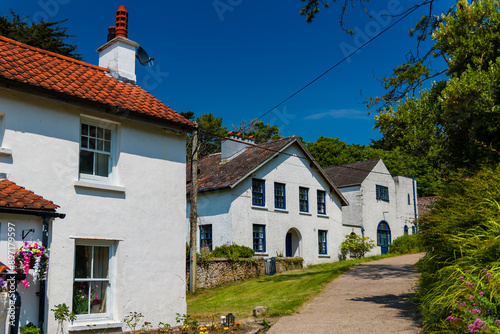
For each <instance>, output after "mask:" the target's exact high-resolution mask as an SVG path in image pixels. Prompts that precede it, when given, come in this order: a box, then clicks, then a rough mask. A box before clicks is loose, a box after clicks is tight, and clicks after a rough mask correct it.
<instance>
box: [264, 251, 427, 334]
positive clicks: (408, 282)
mask: <svg viewBox="0 0 500 334" xmlns="http://www.w3.org/2000/svg"><path fill="white" fill-rule="evenodd" d="M423 255H424V254H410V255H403V256H397V257H391V258H387V259H383V260H379V261H374V262H369V263H363V264H360V265H357V266H356V267H354V268H352V269H351V270H349V271H347V272H346V273H344V274H343V275H341V276H340V277H339V278H337V279H336V280H334V281H333V282H332V283H330V284H329V285H328V286H327V287H326V288H325V290H324V291H323V292H322V293H321V294H320V295H319V296H317V297H316V298H314V299H313V300H312V301H311V302H310V303H308V304H306V305H305V306H303V307H302V308H301V309H300V311H299V312H298V313H297V314H294V315H292V316H286V317H282V318H280V319H279V320H278V321H277V322H276V324H274V325H273V326H272V327H271V329H270V330H269V331H268V332H267V333H268V334H282V333H315V334H316V333H325V334H326V333H327V334H342V333H346V334H357V333H422V330H421V329H420V328H419V326H418V322H417V321H416V320H415V319H414V317H413V305H412V304H411V303H410V301H409V297H410V296H411V294H412V291H413V288H414V285H415V283H416V280H417V277H418V273H417V270H416V268H415V266H414V264H415V263H416V262H417V261H418V260H419V259H420V258H421V257H422V256H423Z"/></svg>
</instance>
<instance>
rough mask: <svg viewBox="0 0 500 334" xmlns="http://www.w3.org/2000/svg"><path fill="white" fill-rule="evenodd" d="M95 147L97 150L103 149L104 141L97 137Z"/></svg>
mask: <svg viewBox="0 0 500 334" xmlns="http://www.w3.org/2000/svg"><path fill="white" fill-rule="evenodd" d="M97 149H98V150H99V151H102V150H104V142H103V141H102V139H97Z"/></svg>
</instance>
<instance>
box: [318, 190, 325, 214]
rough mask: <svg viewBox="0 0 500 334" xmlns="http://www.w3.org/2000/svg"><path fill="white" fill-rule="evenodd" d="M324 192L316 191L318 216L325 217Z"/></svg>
mask: <svg viewBox="0 0 500 334" xmlns="http://www.w3.org/2000/svg"><path fill="white" fill-rule="evenodd" d="M325 198H326V192H325V191H324V190H318V214H320V215H326V206H325Z"/></svg>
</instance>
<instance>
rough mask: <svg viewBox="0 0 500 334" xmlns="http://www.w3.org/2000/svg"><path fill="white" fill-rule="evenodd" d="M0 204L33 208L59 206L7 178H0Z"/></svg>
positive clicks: (18, 207)
mask: <svg viewBox="0 0 500 334" xmlns="http://www.w3.org/2000/svg"><path fill="white" fill-rule="evenodd" d="M0 206H1V207H9V208H17V209H35V210H55V209H56V208H58V207H59V206H58V205H56V204H54V203H53V202H51V201H48V200H46V199H44V198H43V197H41V196H39V195H36V194H35V193H33V192H32V191H29V190H26V189H25V188H23V187H20V186H18V185H17V184H15V183H14V182H12V181H9V180H0Z"/></svg>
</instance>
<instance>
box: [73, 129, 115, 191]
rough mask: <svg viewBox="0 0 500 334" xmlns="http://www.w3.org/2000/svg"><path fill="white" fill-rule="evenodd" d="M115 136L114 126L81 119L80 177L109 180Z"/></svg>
mask: <svg viewBox="0 0 500 334" xmlns="http://www.w3.org/2000/svg"><path fill="white" fill-rule="evenodd" d="M115 136H116V131H115V127H114V126H113V125H110V124H109V123H105V122H96V121H90V120H89V121H87V120H85V121H82V123H81V129H80V167H79V174H80V179H86V180H93V181H104V182H107V183H109V182H110V176H111V173H112V170H113V156H114V152H113V150H114V146H115V145H114V141H115V139H114V137H115Z"/></svg>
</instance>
